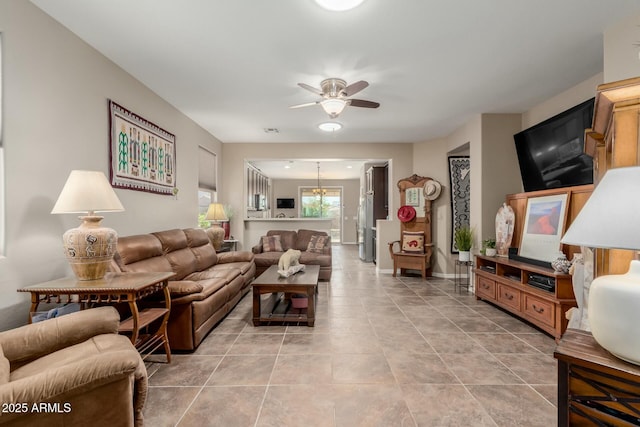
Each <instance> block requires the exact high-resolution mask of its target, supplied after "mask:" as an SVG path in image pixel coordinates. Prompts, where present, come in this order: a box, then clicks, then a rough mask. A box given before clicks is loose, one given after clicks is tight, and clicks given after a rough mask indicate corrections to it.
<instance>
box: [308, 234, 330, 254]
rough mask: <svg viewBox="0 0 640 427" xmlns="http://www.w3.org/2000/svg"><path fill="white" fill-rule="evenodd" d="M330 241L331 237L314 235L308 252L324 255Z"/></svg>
mask: <svg viewBox="0 0 640 427" xmlns="http://www.w3.org/2000/svg"><path fill="white" fill-rule="evenodd" d="M328 241H329V236H321V235H318V234H314V235H313V236H311V240H309V244H308V245H307V252H315V253H319V254H321V253H323V252H324V247H325V246H326V245H327V242H328Z"/></svg>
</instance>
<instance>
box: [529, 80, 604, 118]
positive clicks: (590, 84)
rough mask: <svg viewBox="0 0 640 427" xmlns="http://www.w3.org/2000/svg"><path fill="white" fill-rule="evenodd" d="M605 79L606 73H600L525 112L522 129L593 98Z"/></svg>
mask: <svg viewBox="0 0 640 427" xmlns="http://www.w3.org/2000/svg"><path fill="white" fill-rule="evenodd" d="M603 79H604V74H603V73H598V74H596V75H595V76H593V77H590V78H588V79H587V80H585V81H583V82H580V83H578V84H577V85H575V86H573V87H571V88H569V89H567V90H565V91H564V92H561V93H559V94H557V95H556V96H554V97H552V98H549V99H547V100H546V101H544V102H542V103H540V104H538V105H536V106H535V107H533V108H531V109H530V110H528V111H526V112H524V113H523V114H522V130H524V129H527V128H530V127H531V126H534V125H537V124H538V123H540V122H542V121H544V120H546V119H548V118H550V117H553V116H555V115H556V114H560V113H561V112H563V111H565V110H568V109H569V108H571V107H575V106H576V105H578V104H580V103H582V102H584V101H586V100H587V99H589V98H593V97H594V96H595V95H596V87H598V85H599V84H602V83H603V82H604V80H603Z"/></svg>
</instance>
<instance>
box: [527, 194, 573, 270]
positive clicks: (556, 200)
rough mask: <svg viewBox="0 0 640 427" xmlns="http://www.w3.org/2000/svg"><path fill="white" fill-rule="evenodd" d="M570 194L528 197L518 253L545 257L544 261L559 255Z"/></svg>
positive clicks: (546, 261)
mask: <svg viewBox="0 0 640 427" xmlns="http://www.w3.org/2000/svg"><path fill="white" fill-rule="evenodd" d="M568 196H569V195H568V193H563V194H556V195H550V196H542V197H531V198H529V199H527V210H526V214H525V219H524V224H523V228H522V240H521V242H520V250H519V251H518V256H519V257H521V258H529V259H531V260H538V261H542V262H544V263H545V265H546V263H551V261H553V260H555V259H556V258H557V257H558V251H560V239H561V238H562V235H563V234H564V231H565V230H564V228H565V224H566V222H567V201H568ZM523 261H524V260H523Z"/></svg>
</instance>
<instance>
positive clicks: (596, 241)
mask: <svg viewBox="0 0 640 427" xmlns="http://www.w3.org/2000/svg"><path fill="white" fill-rule="evenodd" d="M639 195H640V167H628V168H615V169H610V170H608V171H607V173H606V174H605V175H604V177H603V178H602V180H601V181H600V183H599V184H598V185H597V186H596V188H595V190H594V191H593V193H592V194H591V196H590V197H589V200H587V203H585V205H584V206H583V207H582V209H581V210H580V213H579V214H578V216H577V217H576V218H575V219H574V220H573V223H571V226H570V227H569V230H567V232H566V233H565V235H564V236H563V237H562V240H561V242H562V243H564V244H568V245H576V246H587V247H592V248H607V249H631V250H638V249H640V221H639V220H638V212H640V196H639Z"/></svg>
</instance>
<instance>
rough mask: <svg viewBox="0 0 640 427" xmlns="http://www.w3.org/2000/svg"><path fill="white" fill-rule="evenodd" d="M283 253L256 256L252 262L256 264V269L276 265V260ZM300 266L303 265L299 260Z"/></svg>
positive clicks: (266, 253) (267, 253)
mask: <svg viewBox="0 0 640 427" xmlns="http://www.w3.org/2000/svg"><path fill="white" fill-rule="evenodd" d="M283 253H284V252H265V253H261V254H256V256H255V258H254V259H253V261H254V262H255V263H256V267H269V266H271V265H278V260H279V259H280V257H281V256H282V254H283ZM300 264H304V263H303V262H302V260H300Z"/></svg>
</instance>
